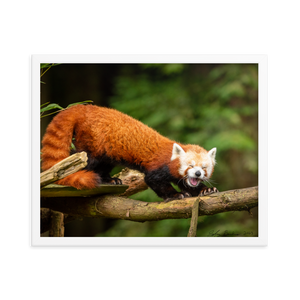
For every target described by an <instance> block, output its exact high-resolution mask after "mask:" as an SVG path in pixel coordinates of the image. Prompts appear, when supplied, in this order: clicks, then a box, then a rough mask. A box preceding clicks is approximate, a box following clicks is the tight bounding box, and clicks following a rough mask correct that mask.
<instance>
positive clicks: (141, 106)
mask: <svg viewBox="0 0 300 300" xmlns="http://www.w3.org/2000/svg"><path fill="white" fill-rule="evenodd" d="M70 74H71V78H70ZM95 77H96V78H95ZM64 78H65V82H62V79H64ZM80 78H81V79H82V80H83V81H82V82H81V83H80V84H78V83H79V82H80ZM88 80H90V81H91V82H90V81H88ZM97 80H98V81H97ZM43 82H45V83H46V84H45V86H47V88H44V87H43V89H44V93H43V89H42V103H45V102H46V101H49V100H50V102H56V103H59V104H60V105H67V104H70V103H73V102H78V101H84V100H86V99H91V100H93V102H94V104H97V105H104V106H110V107H113V108H116V109H118V110H120V111H122V112H124V113H127V114H129V115H131V116H132V117H134V118H136V119H138V120H140V121H142V122H143V123H145V124H147V125H149V126H150V127H152V128H154V129H156V130H157V131H158V132H159V133H161V134H162V135H164V136H167V137H169V138H171V139H173V140H175V141H178V142H182V143H187V144H199V145H201V146H202V147H204V148H206V149H207V150H209V149H211V148H213V147H217V166H216V168H215V173H214V175H213V177H212V181H213V182H214V185H215V186H216V187H217V188H218V189H219V190H220V191H224V190H229V189H237V188H243V187H250V186H255V185H258V68H257V65H255V64H122V65H77V66H74V65H59V66H55V68H52V69H51V70H50V71H49V72H47V74H46V75H45V76H44V77H43ZM49 85H50V87H49ZM79 88H80V90H78V89H79ZM47 90H48V91H47ZM76 90H78V92H77V93H76ZM61 91H64V92H63V93H62V94H64V95H66V96H65V97H64V99H61V100H59V101H55V99H51V94H55V93H58V94H59V92H61ZM85 91H86V93H84V92H85ZM76 95H77V96H76ZM79 95H83V97H84V98H83V97H81V98H80V97H78V96H79ZM55 98H56V97H55ZM58 98H59V97H58ZM45 119H46V118H45ZM50 120H51V119H49V120H48V121H47V122H46V123H45V124H44V128H45V126H46V124H47V123H48V122H49V121H50ZM44 128H43V125H42V132H43V129H44ZM116 171H117V169H116V170H115V172H116ZM132 198H135V199H140V200H144V201H160V200H161V199H159V198H158V197H157V196H156V195H155V193H154V192H153V191H152V190H147V191H145V192H141V193H139V194H137V195H134V196H133V197H132ZM189 222H190V220H189V219H187V220H164V221H158V222H145V223H142V224H141V223H135V222H130V221H122V220H120V221H113V222H112V221H108V223H109V225H107V226H106V225H105V224H104V226H103V224H102V225H101V226H98V225H97V226H98V228H99V231H100V232H96V231H95V235H97V236H145V237H146V236H159V237H162V236H186V235H187V232H188V228H189ZM95 226H96V225H95ZM97 226H96V227H97ZM83 234H84V233H83ZM257 235H258V221H257V209H254V210H252V216H251V215H250V214H249V213H248V212H229V213H223V214H218V215H216V216H209V217H208V216H204V217H199V225H198V232H197V236H257Z"/></svg>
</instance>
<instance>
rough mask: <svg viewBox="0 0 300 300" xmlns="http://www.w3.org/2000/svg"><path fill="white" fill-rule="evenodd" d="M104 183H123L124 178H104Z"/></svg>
mask: <svg viewBox="0 0 300 300" xmlns="http://www.w3.org/2000/svg"><path fill="white" fill-rule="evenodd" d="M102 183H107V184H122V180H121V179H119V178H116V177H112V178H105V179H102Z"/></svg>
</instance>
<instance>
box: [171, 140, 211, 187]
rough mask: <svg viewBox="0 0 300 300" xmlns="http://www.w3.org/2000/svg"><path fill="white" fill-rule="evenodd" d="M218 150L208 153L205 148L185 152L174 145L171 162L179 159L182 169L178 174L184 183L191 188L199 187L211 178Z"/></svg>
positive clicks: (180, 168)
mask: <svg viewBox="0 0 300 300" xmlns="http://www.w3.org/2000/svg"><path fill="white" fill-rule="evenodd" d="M216 152H217V149H216V148H213V149H211V150H210V151H206V150H205V149H203V148H200V147H199V148H197V151H195V149H193V148H191V149H190V150H187V151H184V150H183V149H182V148H181V147H180V146H179V145H178V144H176V143H174V145H173V152H172V157H171V160H173V159H175V158H179V162H180V167H179V170H178V173H179V174H180V175H181V176H182V177H183V180H184V182H185V183H186V184H187V185H188V186H190V187H197V186H198V185H199V184H200V183H201V182H202V181H204V182H205V181H208V180H209V178H210V177H211V175H212V173H213V170H214V166H215V163H216V161H215V156H216Z"/></svg>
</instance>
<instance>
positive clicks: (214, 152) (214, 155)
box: [208, 148, 217, 164]
mask: <svg viewBox="0 0 300 300" xmlns="http://www.w3.org/2000/svg"><path fill="white" fill-rule="evenodd" d="M216 153H217V148H212V149H211V150H209V151H208V155H209V156H210V157H211V159H212V161H213V163H214V164H215V163H216Z"/></svg>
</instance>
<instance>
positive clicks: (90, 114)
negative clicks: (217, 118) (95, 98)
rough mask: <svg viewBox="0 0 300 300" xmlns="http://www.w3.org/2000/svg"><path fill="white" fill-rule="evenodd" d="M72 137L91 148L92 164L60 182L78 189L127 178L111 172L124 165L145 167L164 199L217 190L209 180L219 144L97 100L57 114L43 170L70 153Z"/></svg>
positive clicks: (46, 140)
mask: <svg viewBox="0 0 300 300" xmlns="http://www.w3.org/2000/svg"><path fill="white" fill-rule="evenodd" d="M73 137H74V138H75V141H74V145H75V147H76V151H77V152H81V151H85V152H87V154H88V165H87V167H86V168H85V169H84V170H81V171H78V172H76V173H74V174H72V175H69V176H67V177H65V178H63V179H61V180H59V181H57V184H61V185H66V186H72V187H75V188H77V189H92V188H95V187H96V186H98V185H99V184H101V183H111V184H122V182H121V180H120V179H118V178H112V177H110V175H109V173H110V172H111V170H112V169H113V167H114V166H116V165H123V166H127V167H129V168H132V169H136V170H139V171H141V172H143V173H144V174H145V179H144V180H145V182H146V183H147V185H148V186H149V187H150V188H151V189H152V190H154V192H155V193H156V194H157V195H158V196H159V197H161V198H163V199H164V200H165V201H169V200H172V199H178V198H185V197H191V196H198V195H199V194H200V195H207V194H210V193H214V192H217V191H218V190H217V189H216V188H215V187H213V188H208V187H206V186H205V185H204V182H206V181H208V180H209V178H210V177H211V175H212V173H213V170H214V166H215V163H216V162H215V156H216V151H217V150H216V148H213V149H211V150H210V151H207V150H205V149H204V148H202V147H200V146H196V145H183V144H179V143H176V142H174V141H172V140H170V139H168V138H166V137H164V136H162V135H160V134H159V133H158V132H156V131H155V130H153V129H151V128H149V127H148V126H147V125H145V124H143V123H141V122H140V121H138V120H135V119H133V118H132V117H130V116H128V115H126V114H124V113H121V112H119V111H117V110H115V109H111V108H105V107H98V106H94V105H76V106H73V107H70V108H68V109H66V110H64V111H62V112H60V113H58V114H57V115H56V116H55V117H54V118H53V120H52V122H51V123H50V124H49V125H48V127H47V130H46V133H45V135H44V137H43V140H42V150H41V151H42V169H43V170H47V169H49V168H50V167H52V166H53V165H54V164H56V163H58V162H59V161H61V160H62V159H64V158H66V157H68V156H69V155H70V145H71V142H72V139H73ZM171 182H172V183H174V184H176V185H178V187H179V188H180V189H181V192H177V191H176V190H175V189H174V188H173V186H172V185H171Z"/></svg>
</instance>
